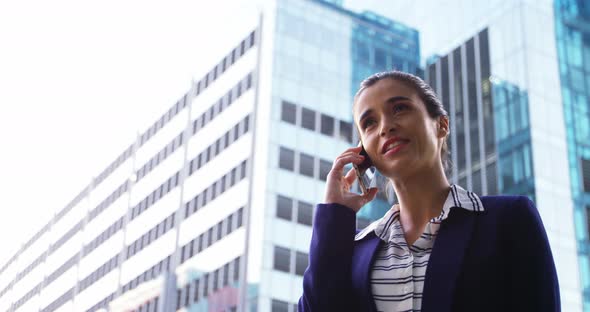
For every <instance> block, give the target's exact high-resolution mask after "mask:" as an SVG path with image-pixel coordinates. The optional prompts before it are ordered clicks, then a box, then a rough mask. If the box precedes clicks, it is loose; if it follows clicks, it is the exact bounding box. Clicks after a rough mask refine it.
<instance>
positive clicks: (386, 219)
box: [354, 184, 484, 240]
mask: <svg viewBox="0 0 590 312" xmlns="http://www.w3.org/2000/svg"><path fill="white" fill-rule="evenodd" d="M454 207H458V208H463V209H465V210H469V211H483V210H484V209H483V204H482V203H481V200H480V199H479V197H478V196H477V195H476V194H475V193H473V192H469V191H466V190H465V189H463V188H462V187H460V186H458V185H455V184H451V191H450V192H449V195H447V199H446V200H445V203H444V204H443V209H442V211H441V214H440V215H439V216H438V217H436V218H433V219H431V220H430V222H431V223H441V222H442V221H443V220H445V219H446V218H447V217H448V216H449V213H450V211H451V208H454ZM398 217H399V206H398V205H393V206H392V207H391V209H389V211H387V212H386V213H385V215H384V216H383V217H381V219H378V220H376V221H374V222H373V223H371V224H369V226H367V227H366V228H364V229H363V230H362V231H360V232H359V233H357V234H356V236H355V238H354V240H361V239H363V238H364V237H365V236H367V234H369V233H371V232H375V234H376V235H377V236H378V237H382V236H384V235H385V236H387V235H388V234H386V233H384V231H385V229H388V228H389V226H390V224H391V223H392V222H393V221H394V220H395V219H396V218H398Z"/></svg>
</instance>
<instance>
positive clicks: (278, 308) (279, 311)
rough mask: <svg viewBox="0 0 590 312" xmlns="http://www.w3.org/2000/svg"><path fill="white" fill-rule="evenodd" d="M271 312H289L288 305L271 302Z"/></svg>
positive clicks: (283, 302) (282, 302) (278, 301)
mask: <svg viewBox="0 0 590 312" xmlns="http://www.w3.org/2000/svg"><path fill="white" fill-rule="evenodd" d="M270 311H271V312H289V303H287V302H285V301H280V300H275V299H273V300H272V304H271V308H270Z"/></svg>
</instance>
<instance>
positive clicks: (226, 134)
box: [223, 132, 231, 149]
mask: <svg viewBox="0 0 590 312" xmlns="http://www.w3.org/2000/svg"><path fill="white" fill-rule="evenodd" d="M230 143H231V142H230V141H229V132H226V133H225V135H224V139H223V148H224V149H225V148H227V146H228V145H229V144H230Z"/></svg>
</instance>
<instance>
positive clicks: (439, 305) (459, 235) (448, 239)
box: [352, 209, 478, 312]
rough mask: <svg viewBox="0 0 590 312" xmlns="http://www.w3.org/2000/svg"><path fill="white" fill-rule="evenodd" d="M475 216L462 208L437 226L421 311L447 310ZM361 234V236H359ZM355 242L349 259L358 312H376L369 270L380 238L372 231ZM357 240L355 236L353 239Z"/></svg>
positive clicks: (451, 213)
mask: <svg viewBox="0 0 590 312" xmlns="http://www.w3.org/2000/svg"><path fill="white" fill-rule="evenodd" d="M477 215H478V213H475V214H474V213H473V212H471V211H468V210H466V209H453V210H451V212H450V213H449V216H448V218H447V220H446V221H445V222H442V223H441V227H440V229H439V232H438V236H437V237H436V240H435V241H434V247H433V249H432V253H431V254H430V259H429V262H428V267H427V268H426V279H425V281H424V289H423V295H422V311H423V312H428V311H437V312H438V311H440V312H444V311H451V308H452V307H451V304H452V300H453V294H454V291H455V284H456V282H457V277H458V275H459V273H460V272H461V266H462V264H463V257H464V255H465V251H466V249H467V247H468V245H469V242H470V238H471V232H472V231H473V227H474V223H475V218H476V217H477ZM359 234H361V233H359ZM363 234H364V235H362V237H361V238H360V239H359V238H357V240H356V242H355V243H356V248H354V255H353V259H358V261H353V266H354V267H353V268H352V272H353V275H354V276H353V277H352V278H353V280H354V281H358V282H359V283H354V286H353V287H355V288H358V289H356V291H355V292H356V293H358V294H361V303H362V304H364V306H363V307H362V311H376V307H375V300H374V299H373V296H372V293H371V279H370V276H371V268H372V265H373V261H374V257H375V254H376V252H377V249H378V248H377V247H378V246H379V243H380V242H381V239H380V238H379V237H377V236H376V235H375V232H374V231H368V232H366V233H363ZM357 237H358V236H357Z"/></svg>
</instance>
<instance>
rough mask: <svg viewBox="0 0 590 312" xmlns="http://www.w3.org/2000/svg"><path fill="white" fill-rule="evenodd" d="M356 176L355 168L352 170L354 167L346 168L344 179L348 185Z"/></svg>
mask: <svg viewBox="0 0 590 312" xmlns="http://www.w3.org/2000/svg"><path fill="white" fill-rule="evenodd" d="M356 177H357V176H356V170H354V168H350V170H348V172H347V173H346V176H345V177H344V180H346V183H348V184H349V185H350V184H352V183H353V182H354V180H355V179H356Z"/></svg>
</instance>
